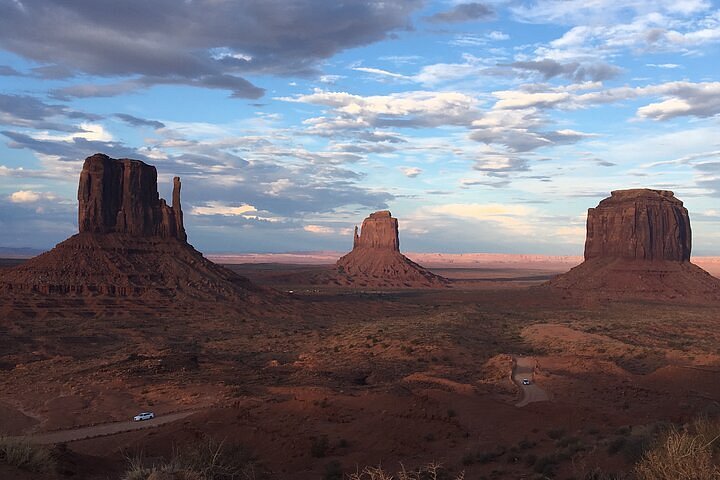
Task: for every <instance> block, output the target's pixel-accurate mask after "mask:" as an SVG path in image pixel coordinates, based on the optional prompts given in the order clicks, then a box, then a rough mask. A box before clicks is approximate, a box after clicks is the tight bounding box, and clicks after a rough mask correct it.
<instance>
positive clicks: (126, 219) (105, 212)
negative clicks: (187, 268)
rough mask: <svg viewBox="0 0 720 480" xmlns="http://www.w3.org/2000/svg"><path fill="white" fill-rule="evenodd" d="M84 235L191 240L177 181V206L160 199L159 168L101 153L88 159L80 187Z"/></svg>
mask: <svg viewBox="0 0 720 480" xmlns="http://www.w3.org/2000/svg"><path fill="white" fill-rule="evenodd" d="M78 227H79V229H80V233H83V232H92V233H112V232H115V233H127V234H130V235H133V236H137V237H152V236H156V237H161V238H177V239H179V240H182V241H186V240H187V235H186V234H185V227H184V226H183V217H182V208H181V206H180V178H179V177H175V179H174V185H173V205H172V207H169V206H168V205H167V204H166V203H165V200H164V199H162V198H160V196H159V195H158V189H157V171H156V170H155V167H153V166H151V165H147V164H146V163H143V162H141V161H140V160H130V159H122V160H114V159H112V158H110V157H108V156H107V155H102V154H100V153H98V154H96V155H93V156H91V157H88V158H86V159H85V164H84V165H83V169H82V173H81V174H80V185H79V186H78Z"/></svg>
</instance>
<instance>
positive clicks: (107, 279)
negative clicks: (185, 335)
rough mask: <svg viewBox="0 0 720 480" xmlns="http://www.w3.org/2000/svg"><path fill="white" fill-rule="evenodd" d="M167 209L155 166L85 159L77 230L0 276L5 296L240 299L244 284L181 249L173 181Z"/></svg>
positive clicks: (249, 290)
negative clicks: (46, 295)
mask: <svg viewBox="0 0 720 480" xmlns="http://www.w3.org/2000/svg"><path fill="white" fill-rule="evenodd" d="M173 187H174V188H173V204H172V206H168V205H167V203H166V202H165V200H163V199H162V198H160V197H159V195H158V190H157V172H156V170H155V167H153V166H150V165H147V164H145V163H143V162H141V161H139V160H129V159H122V160H115V159H112V158H110V157H108V156H106V155H102V154H96V155H93V156H91V157H88V158H87V159H86V160H85V163H84V165H83V170H82V173H81V174H80V182H79V187H78V202H79V209H78V225H79V230H80V232H79V233H78V234H76V235H73V236H72V237H70V238H69V239H67V240H65V241H64V242H62V243H60V244H58V245H57V246H56V247H55V248H54V249H52V250H50V251H49V252H46V253H44V254H42V255H39V256H37V257H35V258H32V259H30V260H29V261H27V262H25V263H23V264H21V265H20V266H18V267H16V268H13V269H8V270H5V271H3V272H2V273H1V274H0V291H3V292H5V293H8V292H10V293H18V294H23V293H40V294H73V295H82V296H97V295H101V296H120V297H126V296H142V297H143V298H145V297H153V296H154V297H163V298H172V299H173V301H175V300H180V299H182V298H190V299H201V300H202V299H205V300H212V301H215V300H219V299H238V298H243V299H248V298H250V297H253V295H254V294H253V292H256V291H258V289H257V288H256V287H254V286H253V285H252V284H251V283H250V281H249V280H247V279H245V278H244V277H241V276H239V275H237V274H236V273H234V272H232V271H230V270H228V269H226V268H223V267H221V266H219V265H216V264H214V263H212V262H211V261H209V260H207V259H206V258H204V257H203V256H202V254H201V253H200V252H198V251H197V250H195V249H194V248H193V247H192V246H191V245H190V244H188V243H187V235H186V233H185V227H184V225H183V215H182V209H181V206H180V179H179V178H177V177H176V178H175V180H174V185H173Z"/></svg>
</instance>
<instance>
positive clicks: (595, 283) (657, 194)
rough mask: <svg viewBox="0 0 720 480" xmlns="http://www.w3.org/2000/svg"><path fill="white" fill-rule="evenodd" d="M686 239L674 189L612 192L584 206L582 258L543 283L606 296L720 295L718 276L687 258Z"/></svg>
mask: <svg viewBox="0 0 720 480" xmlns="http://www.w3.org/2000/svg"><path fill="white" fill-rule="evenodd" d="M691 242H692V232H691V229H690V217H689V215H688V211H687V209H686V208H685V207H684V206H683V203H682V202H681V201H680V200H678V199H677V198H675V196H674V194H673V192H670V191H667V190H650V189H632V190H618V191H614V192H612V194H611V196H610V197H608V198H606V199H604V200H602V201H601V202H600V203H599V204H598V206H597V207H595V208H590V209H588V216H587V236H586V240H585V261H584V262H583V263H582V264H580V265H579V266H577V267H575V268H573V269H572V270H570V271H569V272H567V273H565V274H562V275H559V276H557V277H555V278H554V279H552V280H551V281H550V282H548V285H549V286H551V287H554V288H556V289H560V290H563V291H565V292H567V293H568V294H579V295H587V296H593V297H598V296H599V297H606V298H623V297H638V298H649V299H668V298H691V297H708V296H712V297H718V296H720V280H718V279H716V278H715V277H713V276H711V275H710V274H709V273H707V272H705V271H704V270H702V269H701V268H699V267H697V266H695V265H693V264H692V263H690V251H691Z"/></svg>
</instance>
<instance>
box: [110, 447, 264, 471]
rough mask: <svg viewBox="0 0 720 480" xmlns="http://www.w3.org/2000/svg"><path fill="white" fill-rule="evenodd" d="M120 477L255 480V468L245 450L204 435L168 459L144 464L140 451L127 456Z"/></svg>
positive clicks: (176, 451)
mask: <svg viewBox="0 0 720 480" xmlns="http://www.w3.org/2000/svg"><path fill="white" fill-rule="evenodd" d="M127 461H128V468H127V470H126V471H125V474H124V475H123V480H159V479H163V480H165V479H167V480H254V479H255V468H254V465H253V463H252V461H251V458H250V457H249V456H248V454H247V452H246V451H245V450H244V449H243V448H241V447H239V446H238V445H227V444H225V442H224V441H217V440H216V439H214V438H212V437H206V438H205V439H204V440H203V441H201V442H198V443H197V444H194V445H192V446H191V447H189V448H186V449H184V450H175V452H173V455H172V457H171V458H170V460H168V461H164V462H160V463H157V464H152V465H147V464H146V462H145V460H144V459H143V456H142V454H136V455H133V456H129V457H127Z"/></svg>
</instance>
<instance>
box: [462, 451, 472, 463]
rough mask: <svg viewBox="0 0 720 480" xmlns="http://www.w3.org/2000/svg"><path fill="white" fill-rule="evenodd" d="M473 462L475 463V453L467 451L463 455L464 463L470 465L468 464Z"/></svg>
mask: <svg viewBox="0 0 720 480" xmlns="http://www.w3.org/2000/svg"><path fill="white" fill-rule="evenodd" d="M473 463H475V455H473V454H472V453H470V452H467V453H466V454H465V455H463V457H462V464H463V465H465V466H468V465H472V464H473Z"/></svg>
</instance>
